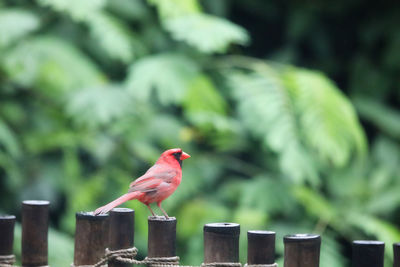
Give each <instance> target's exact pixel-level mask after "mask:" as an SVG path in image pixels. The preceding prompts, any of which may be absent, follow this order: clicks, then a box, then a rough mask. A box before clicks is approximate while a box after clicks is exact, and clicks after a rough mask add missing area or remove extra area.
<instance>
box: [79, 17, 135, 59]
mask: <svg viewBox="0 0 400 267" xmlns="http://www.w3.org/2000/svg"><path fill="white" fill-rule="evenodd" d="M87 23H88V25H89V28H90V31H91V34H92V35H93V37H94V38H95V39H96V40H97V41H98V42H97V43H98V44H99V45H100V46H101V47H102V49H103V50H104V51H106V52H107V54H108V55H109V56H110V57H111V58H114V59H117V60H120V61H122V62H125V63H128V62H130V61H131V60H132V59H133V54H134V50H133V42H132V35H131V32H130V31H129V29H128V28H127V27H126V26H125V25H124V24H123V23H122V22H121V21H119V20H118V19H116V18H115V17H113V16H111V15H108V14H106V13H104V12H98V13H97V14H94V15H92V16H90V18H89V19H88V20H87Z"/></svg>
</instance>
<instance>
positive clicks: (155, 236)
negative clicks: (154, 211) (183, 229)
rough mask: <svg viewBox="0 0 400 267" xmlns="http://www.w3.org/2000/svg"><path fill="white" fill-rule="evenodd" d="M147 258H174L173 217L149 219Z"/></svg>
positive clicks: (174, 226)
mask: <svg viewBox="0 0 400 267" xmlns="http://www.w3.org/2000/svg"><path fill="white" fill-rule="evenodd" d="M148 223H149V233H148V251H147V256H148V258H161V257H174V256H176V219H175V217H169V218H164V217H154V216H152V217H149V219H148Z"/></svg>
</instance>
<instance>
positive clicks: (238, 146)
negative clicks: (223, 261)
mask: <svg viewBox="0 0 400 267" xmlns="http://www.w3.org/2000/svg"><path fill="white" fill-rule="evenodd" d="M399 9H400V6H399V4H398V3H395V2H394V1H393V2H392V3H390V2H384V3H380V2H370V3H367V2H366V1H263V0H257V1H255V0H249V1H222V0H221V1H211V0H209V1H196V0H148V1H139V0H114V1H106V0H86V1H78V0H74V1H71V0H69V1H68V0H57V1H56V0H38V1H29V2H27V1H11V0H10V1H7V0H0V203H1V204H0V211H1V212H4V213H9V214H16V215H17V217H18V219H20V202H21V201H22V200H24V199H48V200H50V201H51V229H50V237H49V242H50V246H49V253H50V264H51V265H52V266H68V265H69V263H70V262H71V261H72V259H73V234H74V227H75V226H74V224H75V216H74V215H75V212H77V211H82V210H84V211H88V210H93V209H95V208H97V207H99V206H101V205H103V204H105V203H107V202H109V201H111V200H113V199H114V198H116V197H118V196H119V195H121V194H123V193H125V192H126V191H127V187H128V185H129V183H130V182H131V180H133V179H134V178H136V177H138V176H140V175H141V174H143V173H144V172H145V171H146V170H147V169H148V168H149V167H150V166H151V165H152V164H153V163H154V161H155V160H156V159H157V157H158V156H159V154H160V153H161V152H162V151H164V150H166V149H168V148H172V147H181V148H183V149H184V151H186V152H187V153H189V154H190V155H191V156H192V158H190V159H188V160H187V161H185V162H184V164H183V173H184V175H183V180H182V184H181V186H180V187H179V188H178V190H177V191H176V193H175V194H174V195H173V196H172V197H170V198H169V199H168V200H166V201H165V202H164V203H163V206H164V208H165V209H166V210H167V211H168V213H169V214H170V215H173V216H176V217H177V219H178V255H179V256H180V257H181V259H182V263H184V264H192V265H194V264H200V263H201V261H202V226H203V224H204V223H208V222H221V221H232V222H237V223H240V224H241V226H242V237H241V251H240V253H241V261H242V263H244V262H245V260H246V238H245V233H246V231H247V230H249V229H266V230H273V231H276V232H277V254H278V259H277V261H278V263H279V264H280V266H282V257H281V256H282V252H283V244H282V236H283V235H285V234H291V233H303V232H312V233H318V234H321V235H322V250H321V266H323V267H330V266H332V267H337V266H350V255H351V241H352V240H355V239H378V240H382V241H385V242H386V250H385V255H386V264H387V265H386V266H391V264H392V257H393V256H392V251H391V246H392V243H393V242H398V241H400V231H399V229H398V226H399V224H400V217H399V215H398V214H399V208H400V194H399V192H400V180H399V179H400V176H399V175H400V167H399V166H400V149H399V147H400V145H399V140H400V112H399V108H398V107H399V103H400V90H399V75H398V74H399V70H400V64H399V62H400V32H399V30H398V26H399V25H400V16H398V14H399V11H400V10H399ZM207 14H208V15H207ZM125 206H127V207H130V208H134V209H135V210H136V237H135V243H136V246H137V247H138V248H139V251H140V253H139V257H144V256H145V255H146V249H147V243H146V242H147V241H146V235H147V221H146V220H147V216H148V215H149V212H148V211H147V208H146V207H145V206H144V205H142V204H141V203H138V202H136V201H132V202H129V203H127V204H125ZM157 212H158V213H160V211H158V210H157ZM20 238H21V236H20V228H19V225H17V229H16V242H15V252H16V254H17V256H18V257H19V256H20Z"/></svg>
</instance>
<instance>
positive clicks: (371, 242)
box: [353, 240, 385, 247]
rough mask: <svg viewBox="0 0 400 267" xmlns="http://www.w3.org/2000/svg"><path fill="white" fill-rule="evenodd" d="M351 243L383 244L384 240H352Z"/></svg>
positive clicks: (365, 244) (359, 244)
mask: <svg viewBox="0 0 400 267" xmlns="http://www.w3.org/2000/svg"><path fill="white" fill-rule="evenodd" d="M353 245H355V246H378V247H379V246H385V242H382V241H377V240H354V241H353Z"/></svg>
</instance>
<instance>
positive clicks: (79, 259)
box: [74, 212, 108, 266]
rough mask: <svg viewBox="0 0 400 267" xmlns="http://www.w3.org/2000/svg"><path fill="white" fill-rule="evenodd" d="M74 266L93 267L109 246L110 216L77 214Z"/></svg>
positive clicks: (89, 213)
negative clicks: (90, 266)
mask: <svg viewBox="0 0 400 267" xmlns="http://www.w3.org/2000/svg"><path fill="white" fill-rule="evenodd" d="M75 217H76V229H75V250H74V265H75V266H80V265H93V264H95V263H97V262H98V261H99V260H100V259H101V258H102V257H103V256H104V253H105V249H106V247H107V245H108V220H107V219H108V215H107V214H101V215H97V216H95V215H93V212H78V213H76V216H75Z"/></svg>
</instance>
